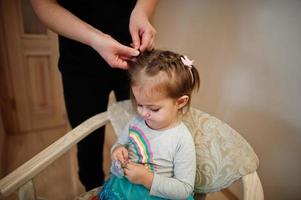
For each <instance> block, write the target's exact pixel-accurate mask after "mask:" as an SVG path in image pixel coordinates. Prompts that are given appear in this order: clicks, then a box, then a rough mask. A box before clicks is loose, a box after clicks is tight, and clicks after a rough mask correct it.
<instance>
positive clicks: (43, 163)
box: [0, 112, 109, 199]
mask: <svg viewBox="0 0 301 200" xmlns="http://www.w3.org/2000/svg"><path fill="white" fill-rule="evenodd" d="M108 122H109V118H108V114H107V112H103V113H100V114H97V115H95V116H93V117H91V118H89V119H87V120H86V121H84V122H83V123H81V124H80V125H79V126H77V127H76V128H74V129H72V130H71V131H69V132H68V133H67V134H66V135H64V136H62V137H61V138H60V139H58V140H57V141H55V142H54V143H52V144H51V145H50V146H48V147H47V148H46V149H44V150H43V151H41V152H40V153H38V154H37V155H35V156H34V157H33V158H31V159H30V160H29V161H27V162H26V163H24V164H23V165H21V166H20V167H18V168H17V169H16V170H14V171H13V172H11V173H10V174H8V175H7V176H6V177H4V178H3V179H1V180H0V199H2V198H3V197H6V196H8V195H10V194H11V193H13V192H14V191H16V190H17V189H18V188H19V187H21V186H22V185H24V184H25V183H27V182H28V181H30V180H31V179H33V177H34V176H35V175H37V174H38V173H40V172H41V171H42V170H43V169H45V168H46V167H47V166H48V165H50V164H51V163H52V162H53V161H55V160H56V159H57V158H58V157H59V156H61V155H62V154H64V153H65V152H66V151H68V150H69V149H71V147H72V146H73V145H75V144H77V143H78V142H79V141H80V140H82V139H83V138H84V137H86V136H87V135H89V134H90V133H91V132H93V131H94V130H96V129H98V128H100V127H102V126H104V125H105V124H106V123H108Z"/></svg>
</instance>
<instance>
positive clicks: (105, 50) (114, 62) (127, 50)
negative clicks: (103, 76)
mask: <svg viewBox="0 0 301 200" xmlns="http://www.w3.org/2000/svg"><path fill="white" fill-rule="evenodd" d="M90 45H91V47H92V48H93V49H94V50H96V51H97V52H98V53H99V54H100V55H101V57H102V58H103V59H104V60H105V61H106V62H107V63H108V64H109V65H110V66H111V67H113V68H121V69H127V67H128V64H127V61H128V60H130V59H132V58H133V57H135V56H138V55H139V51H138V50H136V49H134V48H131V47H128V46H125V45H122V44H121V43H119V42H117V41H116V40H115V39H113V38H112V37H111V36H110V35H107V34H104V33H102V32H100V31H99V32H98V34H95V35H94V37H93V38H91V43H90Z"/></svg>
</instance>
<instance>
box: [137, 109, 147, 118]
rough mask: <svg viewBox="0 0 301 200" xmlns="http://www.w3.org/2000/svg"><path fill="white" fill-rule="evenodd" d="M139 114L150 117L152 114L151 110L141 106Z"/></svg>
mask: <svg viewBox="0 0 301 200" xmlns="http://www.w3.org/2000/svg"><path fill="white" fill-rule="evenodd" d="M139 114H140V115H141V116H142V117H143V118H148V117H149V116H150V114H149V111H148V110H147V109H145V108H140V109H139Z"/></svg>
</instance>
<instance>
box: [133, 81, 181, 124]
mask: <svg viewBox="0 0 301 200" xmlns="http://www.w3.org/2000/svg"><path fill="white" fill-rule="evenodd" d="M132 91H133V95H134V97H135V99H136V102H137V111H138V114H139V115H140V116H141V117H143V119H144V120H145V122H146V124H147V125H148V126H149V127H150V128H152V129H155V130H165V129H168V128H171V127H173V126H175V125H176V124H177V123H178V109H179V108H180V107H179V105H178V102H177V100H174V99H171V98H167V97H166V96H165V95H163V94H162V93H160V92H155V91H154V92H152V93H151V94H150V93H147V92H146V91H145V89H141V87H138V86H133V87H132Z"/></svg>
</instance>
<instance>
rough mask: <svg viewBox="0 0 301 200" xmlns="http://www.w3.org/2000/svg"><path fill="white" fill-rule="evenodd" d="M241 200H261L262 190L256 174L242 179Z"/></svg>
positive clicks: (262, 197) (262, 196)
mask: <svg viewBox="0 0 301 200" xmlns="http://www.w3.org/2000/svg"><path fill="white" fill-rule="evenodd" d="M242 187H243V199H244V200H263V199H264V194H263V188H262V185H261V182H260V179H259V177H258V175H257V172H256V171H255V172H253V173H251V174H248V175H245V176H243V177H242Z"/></svg>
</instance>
